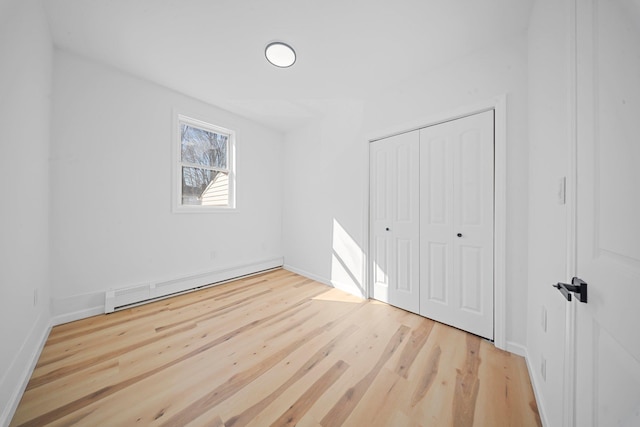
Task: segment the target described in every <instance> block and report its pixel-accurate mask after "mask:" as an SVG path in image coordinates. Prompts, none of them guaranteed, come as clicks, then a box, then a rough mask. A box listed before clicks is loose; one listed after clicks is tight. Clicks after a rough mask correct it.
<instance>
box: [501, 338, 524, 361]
mask: <svg viewBox="0 0 640 427" xmlns="http://www.w3.org/2000/svg"><path fill="white" fill-rule="evenodd" d="M505 350H506V351H508V352H509V353H513V354H517V355H518V356H522V357H525V358H526V357H527V347H525V346H523V345H522V344H519V343H516V342H513V341H507V345H506V348H505Z"/></svg>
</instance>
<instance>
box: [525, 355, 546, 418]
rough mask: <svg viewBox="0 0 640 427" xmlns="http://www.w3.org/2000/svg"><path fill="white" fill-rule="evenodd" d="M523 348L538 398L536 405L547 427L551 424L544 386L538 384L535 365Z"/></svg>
mask: <svg viewBox="0 0 640 427" xmlns="http://www.w3.org/2000/svg"><path fill="white" fill-rule="evenodd" d="M520 347H522V346H520ZM522 349H524V352H525V354H524V355H522V357H524V360H525V362H526V363H527V370H528V371H529V378H530V379H531V386H532V388H533V394H534V396H535V398H536V405H537V406H538V415H540V421H541V422H542V425H543V426H545V427H546V426H548V425H549V421H547V411H546V409H545V407H544V400H543V399H542V388H541V387H540V384H538V382H537V380H536V378H538V377H537V376H536V375H534V372H535V371H534V367H533V366H532V365H531V359H530V358H529V353H528V352H527V349H526V348H525V347H522Z"/></svg>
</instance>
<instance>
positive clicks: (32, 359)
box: [0, 312, 51, 427]
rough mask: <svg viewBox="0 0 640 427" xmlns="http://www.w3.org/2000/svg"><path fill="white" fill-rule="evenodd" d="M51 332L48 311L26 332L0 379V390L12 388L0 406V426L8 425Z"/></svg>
mask: <svg viewBox="0 0 640 427" xmlns="http://www.w3.org/2000/svg"><path fill="white" fill-rule="evenodd" d="M49 332H51V322H50V319H49V313H48V312H46V313H42V314H40V316H39V317H38V319H37V320H36V321H35V323H34V324H33V327H32V328H31V330H30V331H29V333H28V334H27V337H26V339H25V340H24V342H23V344H22V347H20V350H19V351H18V354H16V357H15V358H14V359H13V362H11V365H10V366H9V367H8V369H7V371H6V372H5V375H4V376H3V377H2V379H0V390H3V391H4V390H10V389H13V392H11V395H10V396H9V398H8V400H7V401H6V403H3V407H0V411H1V412H0V426H3V427H4V426H8V425H9V423H10V422H11V419H12V418H13V415H14V414H15V412H16V409H17V408H18V404H19V403H20V399H21V398H22V394H23V393H24V390H25V389H26V388H27V384H28V383H29V379H30V378H31V374H32V373H33V370H34V369H35V367H36V363H37V362H38V359H39V358H40V353H41V352H42V349H43V348H44V344H45V343H46V342H47V338H48V337H49ZM3 394H4V393H3Z"/></svg>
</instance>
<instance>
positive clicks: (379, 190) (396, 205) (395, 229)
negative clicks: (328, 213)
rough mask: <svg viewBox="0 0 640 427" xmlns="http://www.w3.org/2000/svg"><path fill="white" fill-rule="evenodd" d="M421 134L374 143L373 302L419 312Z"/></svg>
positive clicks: (372, 194) (372, 215) (372, 192)
mask: <svg viewBox="0 0 640 427" xmlns="http://www.w3.org/2000/svg"><path fill="white" fill-rule="evenodd" d="M418 138H419V135H418V131H414V132H409V133H405V134H402V135H397V136H393V137H390V138H386V139H383V140H380V141H376V142H373V143H371V151H370V152H371V159H370V160H371V213H370V215H371V237H372V238H371V254H372V261H373V263H372V264H373V271H372V274H373V297H374V298H375V299H377V300H380V301H383V302H386V303H388V304H391V305H394V306H396V307H399V308H402V309H405V310H408V311H411V312H414V313H418V311H419V306H420V294H419V292H420V288H419V279H420V273H419V265H420V257H419V231H420V230H419V225H420V223H419V220H420V218H419V211H418V210H419V200H418V198H419V191H418V183H419V180H418V175H419V171H418V168H419V140H418Z"/></svg>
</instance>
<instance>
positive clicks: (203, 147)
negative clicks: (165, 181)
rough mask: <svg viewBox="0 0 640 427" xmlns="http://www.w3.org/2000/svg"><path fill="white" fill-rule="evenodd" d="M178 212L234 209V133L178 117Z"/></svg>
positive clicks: (184, 117) (198, 121)
mask: <svg viewBox="0 0 640 427" xmlns="http://www.w3.org/2000/svg"><path fill="white" fill-rule="evenodd" d="M176 133H177V137H176V139H177V150H176V152H177V157H178V161H177V171H176V172H177V173H176V175H177V176H176V178H177V186H176V187H177V197H176V202H177V203H176V205H177V206H176V207H177V210H178V211H187V212H207V211H215V210H220V209H232V208H234V207H235V185H234V183H235V174H234V172H235V171H234V148H235V133H234V132H233V131H231V130H229V129H224V128H221V127H219V126H214V125H211V124H209V123H205V122H202V121H200V120H195V119H192V118H189V117H186V116H182V115H178V118H177V132H176Z"/></svg>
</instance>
